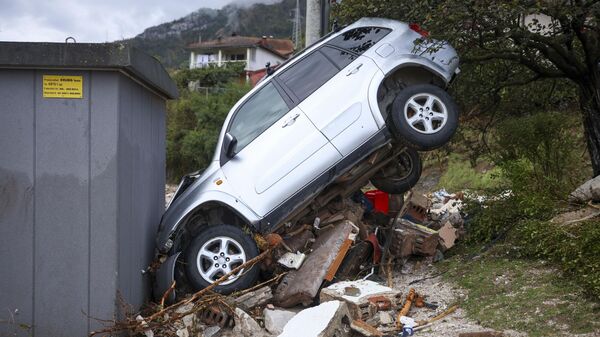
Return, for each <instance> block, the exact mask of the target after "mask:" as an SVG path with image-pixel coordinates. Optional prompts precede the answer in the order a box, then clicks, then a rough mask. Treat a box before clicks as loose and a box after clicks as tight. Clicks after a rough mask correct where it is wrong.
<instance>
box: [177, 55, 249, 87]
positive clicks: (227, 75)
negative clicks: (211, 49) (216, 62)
mask: <svg viewBox="0 0 600 337" xmlns="http://www.w3.org/2000/svg"><path fill="white" fill-rule="evenodd" d="M245 65H246V64H245V63H244V62H240V63H229V64H227V66H226V67H217V66H209V67H205V68H194V69H180V70H177V71H176V72H174V73H173V74H172V77H173V80H174V81H175V83H177V87H178V88H179V90H180V91H186V90H187V88H188V83H190V81H198V82H199V86H201V87H218V86H225V85H227V83H229V82H231V81H234V80H235V79H237V78H239V77H240V75H241V74H243V73H244V67H245Z"/></svg>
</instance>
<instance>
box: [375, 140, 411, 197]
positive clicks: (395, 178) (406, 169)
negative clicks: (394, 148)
mask: <svg viewBox="0 0 600 337" xmlns="http://www.w3.org/2000/svg"><path fill="white" fill-rule="evenodd" d="M421 167H422V166H421V158H420V157H419V153H418V152H417V151H416V150H414V149H411V148H408V149H406V151H404V152H402V153H400V154H399V155H398V157H396V158H395V159H394V160H392V161H391V162H390V163H389V164H387V165H385V166H384V167H382V168H381V170H379V171H378V172H376V173H375V174H374V175H373V177H371V183H372V184H373V186H375V187H376V188H377V189H379V190H382V191H384V192H386V193H390V194H403V193H405V192H408V191H409V190H410V189H411V188H413V186H415V185H416V184H417V182H418V181H419V178H420V177H421Z"/></svg>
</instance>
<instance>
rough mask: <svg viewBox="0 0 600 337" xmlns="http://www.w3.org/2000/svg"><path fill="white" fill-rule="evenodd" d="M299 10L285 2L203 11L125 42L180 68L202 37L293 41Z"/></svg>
mask: <svg viewBox="0 0 600 337" xmlns="http://www.w3.org/2000/svg"><path fill="white" fill-rule="evenodd" d="M305 5H306V0H301V1H300V13H301V14H303V13H305V8H306V7H305ZM295 7H296V0H282V1H281V2H277V3H274V4H260V3H258V4H253V5H250V6H241V5H238V4H231V5H227V6H225V7H223V8H222V9H208V8H201V9H198V10H197V11H195V12H193V13H191V14H188V15H186V16H184V17H182V18H180V19H177V20H174V21H172V22H168V23H163V24H160V25H158V26H154V27H150V28H147V29H146V30H144V32H143V33H141V34H139V35H138V36H136V37H134V38H132V39H129V40H126V41H125V42H127V43H131V44H132V45H134V46H136V47H138V48H140V49H142V50H144V51H146V52H147V53H149V54H150V55H153V56H155V57H157V58H158V59H159V60H161V61H162V62H163V64H164V65H165V66H166V67H168V68H178V67H181V66H185V65H187V62H188V57H189V53H188V52H187V51H186V50H185V46H187V45H188V44H190V43H192V42H196V41H198V40H199V39H200V38H201V39H202V40H211V39H215V38H216V37H217V36H227V35H231V34H232V33H236V34H238V35H248V36H263V35H266V36H273V37H276V38H291V36H292V25H293V23H292V19H293V17H294V9H295Z"/></svg>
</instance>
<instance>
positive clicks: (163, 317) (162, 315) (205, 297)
mask: <svg viewBox="0 0 600 337" xmlns="http://www.w3.org/2000/svg"><path fill="white" fill-rule="evenodd" d="M275 247H276V244H275V245H272V246H271V247H269V248H268V249H267V250H265V251H264V252H262V253H261V254H260V255H258V256H256V257H255V258H253V259H250V260H248V261H246V263H244V264H242V265H240V266H238V267H236V268H234V269H233V270H231V271H230V272H229V273H227V274H225V275H223V276H222V277H220V278H219V279H218V280H216V281H215V282H213V283H212V284H211V285H209V286H208V287H206V288H204V289H202V290H200V291H198V292H196V293H194V294H193V295H192V296H191V297H189V298H186V299H183V300H181V301H179V302H177V303H174V304H172V305H169V306H167V307H164V306H163V305H164V299H165V298H166V297H167V296H168V293H169V292H170V291H172V289H171V288H174V284H173V285H171V287H170V288H169V290H167V292H166V293H165V295H163V298H162V299H161V306H160V308H161V310H159V311H157V312H155V313H154V314H152V315H150V316H148V317H144V318H143V320H141V321H138V320H136V318H135V317H132V316H134V315H130V316H129V317H126V318H125V319H124V320H123V321H115V322H114V324H113V326H110V327H108V328H105V329H102V330H98V331H92V332H91V333H90V336H96V335H102V334H115V333H119V332H124V331H128V332H130V333H134V334H135V333H143V332H144V331H146V330H152V329H155V328H161V327H166V325H167V324H169V323H172V322H175V321H177V320H179V319H181V318H183V317H185V316H187V315H189V314H193V313H195V312H198V311H199V310H202V309H204V308H206V307H207V306H209V305H212V304H215V303H218V304H221V305H224V306H225V307H227V308H228V309H229V310H231V311H233V309H232V308H231V307H230V305H229V304H228V303H227V302H226V301H225V298H224V296H222V295H220V294H215V293H212V290H213V289H214V288H215V287H216V286H218V285H219V284H221V283H223V282H224V281H226V280H227V279H229V277H231V276H233V275H235V274H237V273H238V272H240V271H242V270H243V269H247V268H251V267H252V266H254V265H255V264H257V263H258V262H260V261H262V260H263V259H264V258H265V257H267V256H268V255H269V254H270V253H271V251H272V250H273V248H275ZM280 277H281V275H278V276H276V277H275V278H274V279H271V280H269V281H267V283H268V282H271V281H274V280H278V279H279V278H280ZM190 303H193V307H192V308H191V309H189V310H185V311H184V312H177V309H180V308H182V307H184V306H186V305H188V304H190Z"/></svg>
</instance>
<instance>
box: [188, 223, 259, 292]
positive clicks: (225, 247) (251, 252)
mask: <svg viewBox="0 0 600 337" xmlns="http://www.w3.org/2000/svg"><path fill="white" fill-rule="evenodd" d="M256 256H258V247H257V246H256V243H255V242H254V240H253V239H252V237H250V236H249V235H248V234H246V233H244V231H243V230H242V229H241V228H239V227H237V226H232V225H213V226H208V227H206V228H205V229H203V230H202V231H201V232H200V233H198V235H196V237H194V239H193V240H192V242H191V243H190V245H189V246H188V248H187V251H186V264H185V269H186V275H187V277H188V279H189V281H190V283H191V285H192V286H193V287H194V288H195V289H196V290H200V289H203V288H206V287H208V286H209V285H210V284H212V283H213V282H215V281H216V280H218V279H219V278H221V277H222V276H223V275H225V274H227V273H229V272H230V271H232V270H233V269H235V268H237V267H239V266H241V265H242V264H243V263H245V262H247V261H248V260H250V259H252V258H254V257H256ZM258 274H259V268H258V267H256V266H254V267H251V268H249V269H242V270H241V271H239V272H238V273H236V274H234V275H232V276H231V277H229V279H227V280H226V281H224V282H222V283H220V284H219V285H218V286H216V287H215V289H214V290H215V291H216V292H219V293H222V294H229V293H231V292H233V291H236V290H241V289H246V288H249V287H250V286H252V285H253V284H254V283H255V282H256V280H257V279H258Z"/></svg>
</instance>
